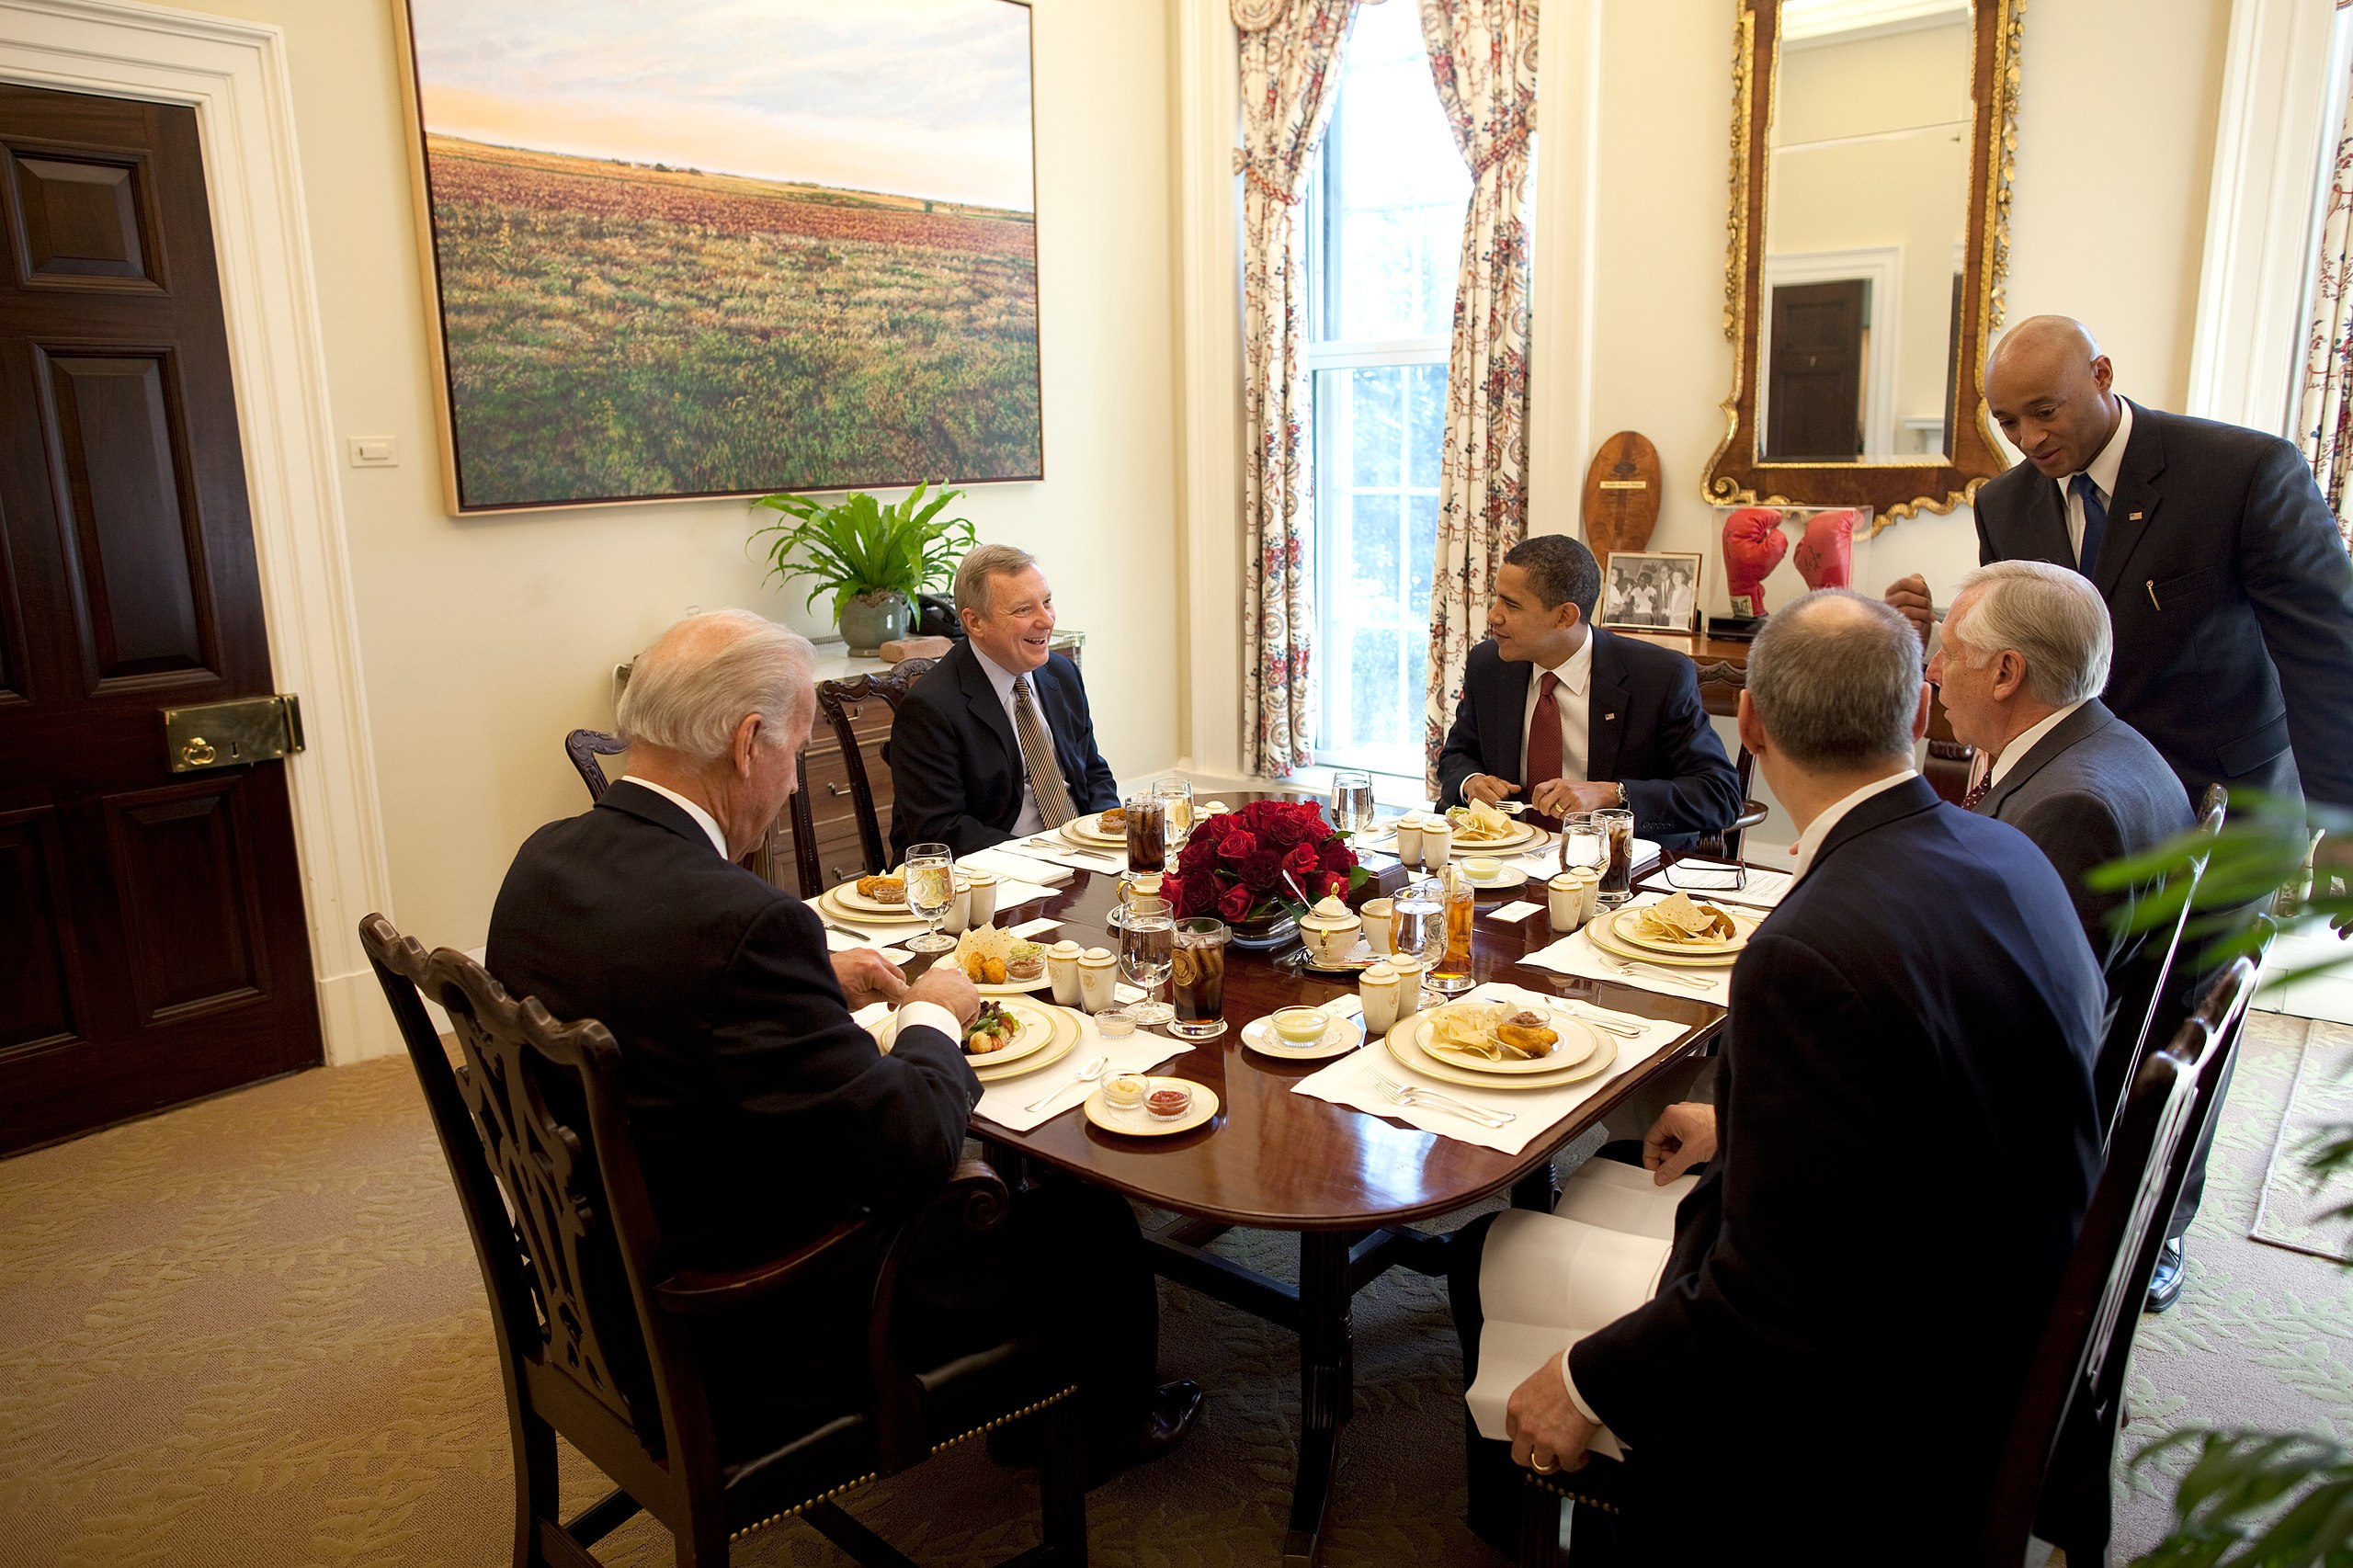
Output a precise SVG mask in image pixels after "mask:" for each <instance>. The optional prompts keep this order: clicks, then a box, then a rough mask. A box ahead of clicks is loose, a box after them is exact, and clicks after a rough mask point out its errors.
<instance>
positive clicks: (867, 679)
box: [802, 659, 939, 898]
mask: <svg viewBox="0 0 2353 1568" xmlns="http://www.w3.org/2000/svg"><path fill="white" fill-rule="evenodd" d="M938 662H939V661H938V660H937V659H903V660H901V661H900V662H899V663H898V664H895V665H892V666H891V667H890V668H889V669H888V670H884V671H881V672H880V673H877V674H874V675H863V676H851V677H850V678H849V679H847V680H821V681H819V682H818V683H817V711H818V713H819V715H820V716H821V717H823V718H824V721H825V722H826V723H828V724H830V725H832V726H833V730H834V737H835V739H836V740H837V741H839V742H840V743H841V748H842V766H843V767H844V768H845V769H846V770H847V772H848V774H849V792H850V809H851V810H852V811H853V812H856V813H857V814H858V849H859V852H860V853H861V854H863V855H864V856H865V857H866V869H868V870H869V871H872V872H875V873H877V874H880V873H882V872H885V871H888V870H889V869H891V862H890V859H889V855H890V851H889V848H888V846H885V845H884V844H883V842H882V818H881V812H878V811H876V810H875V806H874V781H873V780H872V779H871V778H869V777H868V776H867V772H866V754H865V753H864V752H862V751H860V750H859V749H858V705H859V704H861V703H865V702H871V701H875V700H878V699H879V700H881V701H882V702H886V703H888V704H890V707H891V711H892V713H893V714H896V713H897V712H898V710H899V704H900V702H901V701H902V700H903V699H904V698H905V697H906V695H907V691H908V689H909V688H910V687H913V686H914V685H915V682H916V681H918V680H920V679H922V678H923V676H925V675H926V673H928V672H929V671H930V669H931V667H932V665H936V664H938ZM816 893H817V890H815V889H811V890H809V891H808V892H805V893H804V894H803V895H802V896H803V897H807V898H814V897H815V896H816Z"/></svg>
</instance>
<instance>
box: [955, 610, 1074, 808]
mask: <svg viewBox="0 0 2353 1568" xmlns="http://www.w3.org/2000/svg"><path fill="white" fill-rule="evenodd" d="M965 646H966V647H968V648H970V649H972V657H973V658H974V659H976V660H978V661H979V662H980V666H981V673H982V674H983V675H985V676H988V677H989V685H990V687H993V688H994V689H995V692H996V699H997V700H998V701H999V702H1002V703H1003V704H1005V722H1006V723H1007V724H1008V725H1010V726H1012V729H1013V744H1014V749H1015V750H1016V751H1018V750H1019V749H1020V746H1021V721H1020V720H1019V719H1018V718H1017V717H1016V716H1015V713H1016V710H1015V708H1014V702H1013V687H1014V685H1015V683H1016V682H1017V681H1027V682H1028V683H1029V706H1030V707H1032V708H1034V709H1036V710H1038V725H1039V727H1040V729H1042V730H1044V731H1045V732H1046V744H1048V745H1050V746H1051V744H1053V742H1054V725H1053V721H1052V720H1051V719H1049V718H1047V717H1046V701H1045V699H1044V697H1043V696H1042V695H1040V692H1039V690H1038V683H1037V682H1036V681H1035V680H1033V679H1031V678H1030V677H1029V676H1017V675H1015V674H1014V673H1013V672H1012V671H1011V670H1008V669H1006V667H1005V666H1004V665H1000V664H998V663H997V662H996V661H995V659H992V658H990V657H989V656H988V655H987V654H986V653H982V652H981V648H980V644H979V643H977V642H967V643H966V644H965ZM1069 783H1070V780H1069V779H1067V778H1065V779H1063V784H1064V785H1065V786H1067V785H1068V784H1069ZM1045 825H1046V818H1045V813H1044V812H1040V811H1039V810H1038V791H1037V790H1034V789H1032V788H1031V787H1030V784H1029V758H1028V757H1026V756H1025V757H1023V758H1022V759H1021V814H1020V815H1019V816H1017V817H1015V818H1014V819H1013V836H1014V837H1016V838H1027V837H1029V835H1031V834H1033V833H1035V832H1037V831H1038V830H1039V829H1040V828H1041V827H1044V826H1045Z"/></svg>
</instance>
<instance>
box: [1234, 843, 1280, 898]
mask: <svg viewBox="0 0 2353 1568" xmlns="http://www.w3.org/2000/svg"><path fill="white" fill-rule="evenodd" d="M1281 866H1282V862H1281V861H1279V860H1278V859H1276V858H1275V852H1274V851H1273V850H1271V849H1261V850H1259V851H1258V852H1257V853H1256V854H1255V855H1253V856H1251V857H1250V858H1248V859H1247V860H1245V861H1243V862H1242V866H1241V877H1242V885H1243V886H1244V887H1246V888H1248V889H1249V890H1250V891H1251V892H1273V891H1274V887H1275V873H1276V872H1277V871H1278V870H1279V869H1280V868H1281Z"/></svg>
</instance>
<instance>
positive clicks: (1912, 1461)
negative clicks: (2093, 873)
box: [1569, 778, 2101, 1562]
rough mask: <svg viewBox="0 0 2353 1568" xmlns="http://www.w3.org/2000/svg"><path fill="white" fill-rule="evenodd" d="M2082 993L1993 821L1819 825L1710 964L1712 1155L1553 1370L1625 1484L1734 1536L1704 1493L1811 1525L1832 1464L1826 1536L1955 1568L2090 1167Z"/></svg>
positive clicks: (2049, 901)
mask: <svg viewBox="0 0 2353 1568" xmlns="http://www.w3.org/2000/svg"><path fill="white" fill-rule="evenodd" d="M2100 997H2101V992H2100V982H2099V972H2098V971H2097V967H2096V966H2095V965H2094V964H2093V962H2092V955H2091V949H2089V948H2087V947H2086V946H2085V944H2084V934H2083V929H2082V927H2081V926H2079V925H2078V924H2077V923H2076V920H2075V911H2074V909H2073V907H2072V906H2071V905H2070V904H2069V903H2068V901H2067V892H2066V890H2065V889H2064V888H2063V887H2062V886H2060V884H2059V877H2058V874H2057V873H2056V872H2055V871H2053V870H2052V869H2051V863H2050V862H2049V861H2048V860H2046V859H2044V858H2043V857H2042V854H2041V852H2040V851H2039V850H2038V849H2036V848H2035V847H2034V846H2033V845H2032V844H2030V843H2029V842H2028V840H2027V839H2026V837H2025V836H2024V835H2021V834H2019V833H2018V831H2017V830H2016V829H2014V828H2011V827H2008V826H2006V825H2004V824H2000V823H1996V822H1990V821H1988V820H1986V819H1985V818H1984V817H1979V816H1972V815H1971V814H1969V813H1968V812H1962V811H1959V810H1956V809H1954V808H1952V807H1949V806H1947V805H1945V804H1943V803H1941V802H1940V801H1938V799H1937V795H1936V791H1935V790H1932V789H1931V788H1929V786H1928V784H1927V781H1926V780H1924V779H1919V778H1914V779H1910V780H1907V781H1906V782H1904V783H1903V784H1900V785H1897V786H1896V787H1895V788H1893V789H1892V790H1886V791H1884V792H1883V793H1881V794H1879V795H1875V796H1873V797H1871V798H1870V800H1867V801H1863V802H1862V803H1861V804H1860V805H1859V806H1856V807H1855V808H1854V809H1853V810H1852V811H1850V812H1848V813H1847V815H1846V816H1845V817H1844V818H1843V819H1841V820H1840V821H1839V822H1838V824H1836V826H1835V827H1833V828H1832V830H1831V832H1830V835H1829V836H1828V838H1827V839H1825V840H1824V843H1823V846H1822V848H1821V850H1820V852H1819V853H1818V854H1817V855H1816V856H1815V858H1814V860H1813V867H1812V869H1810V870H1809V871H1808V872H1807V874H1806V876H1805V879H1804V880H1803V881H1800V882H1799V883H1798V884H1797V885H1796V886H1795V887H1793V888H1792V889H1790V892H1789V893H1788V894H1787V895H1786V896H1785V897H1784V898H1783V899H1782V900H1781V903H1780V905H1779V907H1778V908H1777V909H1775V910H1774V911H1773V913H1772V914H1771V915H1769V916H1768V917H1767V919H1766V921H1765V923H1764V925H1763V926H1760V927H1759V928H1758V930H1757V932H1756V936H1755V937H1752V938H1751V939H1750V940H1749V943H1748V946H1747V949H1746V950H1745V951H1744V952H1743V953H1742V954H1741V957H1740V961H1739V963H1738V964H1737V965H1736V966H1735V967H1734V969H1733V980H1732V1008H1731V1019H1730V1024H1729V1031H1730V1032H1729V1035H1728V1038H1727V1040H1726V1043H1725V1046H1724V1050H1723V1054H1722V1059H1721V1061H1720V1062H1719V1063H1718V1065H1717V1071H1716V1116H1717V1119H1718V1141H1719V1149H1718V1157H1717V1158H1716V1159H1715V1160H1714V1161H1712V1162H1711V1165H1710V1167H1709V1169H1708V1172H1707V1174H1706V1175H1705V1176H1703V1177H1702V1178H1701V1179H1700V1182H1699V1186H1698V1187H1696V1188H1694V1189H1693V1191H1692V1192H1691V1194H1690V1195H1689V1196H1688V1198H1686V1199H1684V1202H1683V1205H1682V1207H1681V1208H1680V1209H1679V1210H1677V1215H1676V1238H1675V1250H1674V1254H1673V1256H1672V1257H1671V1258H1670V1260H1669V1262H1668V1264H1667V1267H1666V1272H1665V1278H1664V1279H1663V1280H1662V1282H1661V1284H1660V1286H1659V1290H1658V1293H1657V1294H1656V1296H1655V1297H1654V1298H1653V1299H1652V1301H1650V1302H1649V1303H1647V1304H1646V1305H1644V1306H1643V1307H1641V1308H1640V1309H1638V1310H1636V1311H1635V1312H1630V1313H1628V1314H1627V1315H1626V1316H1624V1317H1622V1318H1620V1319H1619V1320H1618V1321H1617V1322H1615V1323H1613V1324H1608V1326H1607V1327H1605V1328H1603V1329H1602V1330H1600V1331H1599V1332H1598V1333H1596V1334H1593V1335H1587V1336H1586V1338H1584V1339H1583V1340H1580V1341H1578V1342H1577V1343H1576V1345H1575V1346H1574V1347H1573V1348H1572V1349H1571V1351H1570V1353H1569V1365H1570V1369H1571V1371H1572V1373H1573V1375H1574V1378H1575V1380H1576V1384H1577V1389H1578V1392H1580V1393H1582V1394H1583V1395H1584V1396H1585V1398H1586V1400H1587V1402H1588V1403H1591V1404H1592V1406H1593V1407H1594V1409H1595V1410H1596V1411H1597V1413H1598V1414H1599V1415H1601V1417H1602V1418H1603V1419H1604V1420H1605V1421H1607V1422H1608V1424H1609V1426H1610V1427H1611V1429H1612V1430H1614V1431H1615V1432H1616V1433H1617V1434H1618V1435H1619V1437H1621V1438H1623V1439H1624V1440H1625V1441H1626V1442H1627V1443H1628V1444H1629V1445H1630V1446H1631V1452H1632V1455H1633V1458H1634V1460H1635V1461H1636V1462H1635V1468H1636V1469H1637V1470H1640V1471H1648V1472H1649V1475H1650V1477H1651V1478H1652V1480H1651V1484H1650V1486H1649V1488H1648V1490H1650V1491H1651V1492H1652V1493H1653V1494H1658V1493H1659V1491H1660V1489H1661V1488H1664V1489H1665V1495H1666V1496H1668V1497H1669V1498H1670V1499H1675V1498H1680V1499H1681V1500H1682V1501H1683V1502H1684V1503H1685V1504H1686V1505H1688V1506H1697V1507H1699V1512H1700V1514H1702V1515H1706V1516H1708V1517H1715V1518H1721V1519H1722V1521H1723V1522H1722V1525H1721V1526H1717V1527H1711V1528H1720V1529H1722V1530H1726V1531H1730V1532H1733V1535H1734V1538H1735V1539H1737V1538H1738V1536H1739V1534H1740V1532H1743V1531H1746V1530H1750V1529H1753V1528H1760V1527H1761V1526H1762V1524H1763V1521H1762V1520H1760V1518H1759V1517H1757V1515H1756V1514H1755V1513H1751V1514H1749V1515H1747V1516H1744V1515H1742V1514H1741V1513H1739V1512H1736V1511H1733V1509H1730V1508H1728V1507H1726V1506H1723V1503H1722V1499H1723V1497H1724V1496H1725V1495H1727V1494H1737V1495H1738V1496H1739V1497H1740V1498H1741V1501H1742V1503H1743V1505H1744V1506H1751V1505H1753V1506H1754V1507H1756V1508H1757V1509H1761V1510H1763V1511H1764V1512H1765V1513H1766V1514H1768V1515H1769V1516H1770V1517H1771V1518H1772V1520H1773V1521H1775V1522H1776V1523H1779V1524H1784V1525H1785V1524H1786V1523H1787V1522H1788V1520H1789V1519H1790V1517H1791V1516H1792V1514H1793V1513H1795V1514H1798V1515H1800V1516H1802V1517H1804V1518H1807V1519H1810V1520H1811V1521H1812V1522H1813V1527H1814V1528H1819V1524H1820V1521H1821V1519H1822V1518H1823V1517H1826V1516H1825V1514H1824V1506H1823V1502H1822V1498H1821V1496H1820V1494H1818V1492H1817V1491H1816V1490H1815V1489H1814V1488H1813V1487H1812V1486H1810V1485H1807V1484H1805V1482H1804V1477H1805V1476H1806V1475H1807V1474H1810V1473H1812V1471H1813V1468H1814V1461H1815V1460H1819V1459H1823V1458H1824V1457H1825V1456H1833V1455H1835V1456H1836V1469H1837V1471H1838V1474H1839V1479H1838V1483H1837V1493H1838V1499H1837V1503H1836V1506H1835V1507H1832V1508H1830V1509H1829V1510H1828V1513H1829V1514H1831V1515H1835V1516H1836V1517H1837V1519H1838V1522H1839V1528H1841V1529H1842V1530H1846V1531H1851V1532H1853V1533H1854V1539H1857V1540H1870V1539H1881V1540H1899V1539H1900V1540H1904V1542H1905V1545H1906V1547H1907V1548H1914V1547H1916V1548H1918V1549H1919V1555H1918V1556H1917V1557H1916V1558H1907V1561H1915V1560H1916V1561H1931V1560H1933V1561H1937V1562H1946V1561H1955V1562H1958V1561H1972V1562H1973V1561H1974V1560H1975V1557H1974V1553H1975V1547H1976V1538H1977V1528H1976V1527H1977V1522H1978V1520H1979V1519H1980V1518H1981V1517H1982V1514H1983V1507H1984V1497H1985V1494H1986V1489H1987V1488H1988V1487H1989V1486H1990V1484H1991V1480H1992V1471H1993V1466H1994V1462H1995V1458H1996V1456H1997V1453H1998V1450H1999V1447H2000V1443H2001V1437H2002V1434H2003V1432H2004V1430H2005V1428H2006V1426H2007V1423H2008V1421H2009V1418H2010V1415H2011V1407H2012V1405H2013V1403H2015V1401H2016V1399H2017V1396H2018V1391H2019V1389H2020V1387H2021V1386H2022V1384H2023V1382H2024V1380H2025V1376H2026V1370H2027V1364H2028V1361H2029V1358H2030V1357H2031V1355H2032V1352H2033V1346H2034V1342H2035V1337H2036V1335H2038V1334H2039V1333H2040V1329H2041V1326H2042V1319H2043V1317H2044V1315H2045V1313H2046V1312H2048V1311H2049V1309H2050V1306H2051V1301H2052V1294H2053V1292H2054V1291H2055V1290H2056V1289H2057V1286H2058V1282H2059V1276H2060V1273H2061V1271H2062V1270H2063V1267H2064V1266H2065V1263H2066V1257H2067V1253H2068V1250H2069V1248H2070V1247H2072V1246H2073V1245H2074V1243H2075V1228H2076V1226H2077V1224H2078V1223H2080V1221H2082V1218H2083V1212H2084V1207H2085V1204H2086V1201H2087V1200H2088V1199H2089V1197H2090V1194H2091V1189H2092V1184H2093V1181H2094V1178H2095V1176H2097V1171H2098V1168H2099V1142H2100V1129H2099V1127H2098V1126H2097V1123H2096V1121H2095V1119H2094V1114H2093V1105H2092V1083H2091V1069H2092V1056H2093V1052H2094V1051H2095V1050H2096V1049H2097V1045H2098V1040H2099V1012H2100ZM1964 1280H1965V1281H1966V1283H1965V1285H1963V1284H1962V1281H1964ZM1957 1286H1958V1287H1960V1288H1957ZM1802 1445H1803V1446H1804V1447H1803V1448H1802V1447H1801V1446H1802ZM1817 1449H1818V1451H1816V1450H1817ZM1808 1453H1811V1454H1812V1457H1811V1458H1807V1457H1803V1456H1804V1455H1806V1454H1808ZM1780 1461H1790V1462H1780ZM1893 1528H1901V1529H1902V1530H1903V1532H1904V1533H1903V1534H1902V1535H1900V1536H1899V1535H1896V1534H1893V1533H1887V1532H1888V1531H1889V1530H1891V1529H1893ZM1875 1532H1876V1533H1875ZM1768 1533H1769V1532H1768ZM1694 1560H1695V1561H1704V1562H1716V1561H1720V1560H1721V1561H1726V1562H1729V1561H1733V1560H1734V1559H1733V1558H1730V1557H1723V1558H1719V1557H1715V1556H1711V1555H1709V1553H1708V1551H1706V1550H1699V1551H1696V1552H1695V1554H1694Z"/></svg>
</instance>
